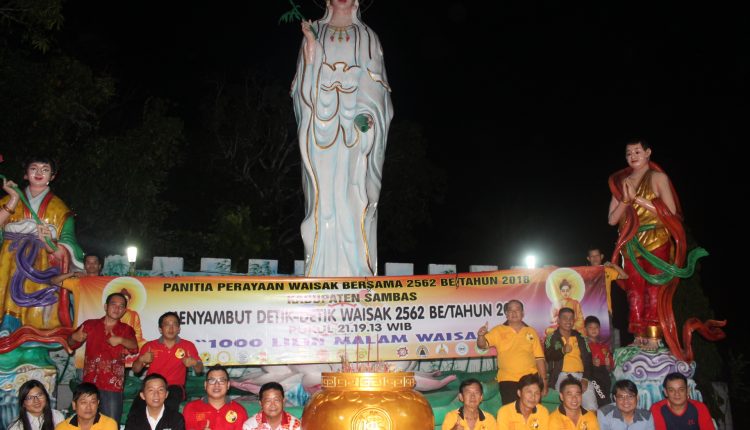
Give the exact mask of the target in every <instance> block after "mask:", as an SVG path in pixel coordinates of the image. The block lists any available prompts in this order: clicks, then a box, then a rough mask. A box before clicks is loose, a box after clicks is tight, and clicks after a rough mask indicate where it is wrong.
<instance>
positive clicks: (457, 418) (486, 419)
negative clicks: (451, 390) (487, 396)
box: [442, 378, 497, 430]
mask: <svg viewBox="0 0 750 430" xmlns="http://www.w3.org/2000/svg"><path fill="white" fill-rule="evenodd" d="M483 399H484V389H483V388H482V383H481V382H479V381H478V380H476V379H473V378H472V379H467V380H465V381H463V382H461V386H460V387H459V388H458V400H459V401H460V402H461V403H463V404H464V405H463V406H461V407H460V408H458V409H456V410H455V411H450V412H448V413H447V414H445V418H444V419H443V426H442V430H497V422H496V421H495V417H493V416H492V414H489V413H487V412H485V411H483V410H481V409H479V404H480V403H482V400H483Z"/></svg>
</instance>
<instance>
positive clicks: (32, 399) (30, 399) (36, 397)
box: [24, 394, 46, 402]
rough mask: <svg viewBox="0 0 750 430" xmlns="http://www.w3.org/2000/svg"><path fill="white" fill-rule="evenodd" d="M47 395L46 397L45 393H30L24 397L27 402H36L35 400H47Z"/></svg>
mask: <svg viewBox="0 0 750 430" xmlns="http://www.w3.org/2000/svg"><path fill="white" fill-rule="evenodd" d="M45 399H46V397H44V394H34V395H32V394H29V395H28V396H26V397H25V398H24V400H26V401H27V402H35V401H42V400H45Z"/></svg>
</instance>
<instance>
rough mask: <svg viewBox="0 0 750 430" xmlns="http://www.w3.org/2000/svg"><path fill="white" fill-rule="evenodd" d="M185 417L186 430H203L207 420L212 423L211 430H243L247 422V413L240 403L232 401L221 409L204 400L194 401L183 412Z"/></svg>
mask: <svg viewBox="0 0 750 430" xmlns="http://www.w3.org/2000/svg"><path fill="white" fill-rule="evenodd" d="M182 415H183V416H184V417H185V430H203V429H205V428H206V420H208V421H209V422H210V425H209V428H210V429H211V430H242V424H243V423H244V422H245V421H247V411H245V408H243V407H242V405H240V404H239V403H237V402H235V401H233V400H232V401H230V402H229V403H225V404H224V406H222V407H221V409H216V408H214V407H213V406H211V405H210V404H209V403H208V401H207V400H206V399H205V398H203V399H198V400H193V401H192V402H189V403H188V404H187V405H185V409H183V410H182Z"/></svg>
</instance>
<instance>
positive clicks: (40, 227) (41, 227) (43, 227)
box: [36, 224, 52, 243]
mask: <svg viewBox="0 0 750 430" xmlns="http://www.w3.org/2000/svg"><path fill="white" fill-rule="evenodd" d="M36 235H37V236H38V237H39V240H41V241H42V242H45V243H46V242H47V238H49V239H50V240H52V231H50V229H49V226H48V225H47V224H37V225H36Z"/></svg>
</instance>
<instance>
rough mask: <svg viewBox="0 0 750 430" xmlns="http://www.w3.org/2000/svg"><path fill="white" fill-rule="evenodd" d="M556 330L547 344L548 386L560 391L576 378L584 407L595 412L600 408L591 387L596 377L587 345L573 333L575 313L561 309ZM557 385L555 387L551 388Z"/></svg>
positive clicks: (545, 342) (545, 352)
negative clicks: (563, 382) (570, 376)
mask: <svg viewBox="0 0 750 430" xmlns="http://www.w3.org/2000/svg"><path fill="white" fill-rule="evenodd" d="M557 318H558V327H557V330H555V331H554V332H552V333H550V334H549V336H547V339H545V341H544V357H545V359H546V360H547V369H549V374H550V377H549V383H550V386H554V387H555V389H556V390H558V391H559V390H560V388H559V387H560V382H561V381H562V380H564V379H565V378H567V377H568V375H573V376H574V377H575V378H576V379H579V380H580V381H581V385H582V388H583V407H584V408H585V409H588V410H591V411H595V410H596V408H597V403H596V395H595V393H594V389H595V387H593V386H592V385H593V384H589V381H591V379H592V376H593V369H594V365H593V361H592V359H591V350H590V349H589V345H588V342H586V338H584V337H583V336H582V335H581V333H578V331H576V330H575V329H573V323H574V322H575V311H574V310H573V309H571V308H562V309H560V311H559V312H558V314H557ZM552 384H554V385H552Z"/></svg>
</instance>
